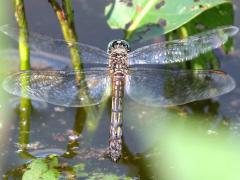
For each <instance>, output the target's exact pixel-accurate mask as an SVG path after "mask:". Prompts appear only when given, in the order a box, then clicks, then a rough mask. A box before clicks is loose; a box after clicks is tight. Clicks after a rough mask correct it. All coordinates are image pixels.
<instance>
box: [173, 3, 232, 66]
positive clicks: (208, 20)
mask: <svg viewBox="0 0 240 180" xmlns="http://www.w3.org/2000/svg"><path fill="white" fill-rule="evenodd" d="M216 19H217V21H216ZM231 24H233V7H232V4H230V3H225V4H222V5H220V6H217V7H214V8H212V9H210V10H208V11H206V12H204V13H202V14H201V15H199V16H198V17H196V18H194V19H193V20H191V21H190V22H188V23H187V24H185V25H184V26H183V27H182V28H180V29H178V30H177V32H178V35H179V36H180V37H183V38H185V37H184V36H186V35H187V36H191V35H193V34H197V33H200V32H203V31H206V30H209V29H214V28H215V27H217V26H224V25H231ZM182 29H184V32H182ZM183 34H185V35H183ZM177 38H179V37H177ZM223 47H224V49H225V50H226V51H229V50H230V49H231V47H232V41H231V40H230V41H228V42H227V43H226V44H225V45H224V46H223ZM188 64H189V67H190V68H192V69H219V66H220V65H219V62H218V60H217V59H216V56H215V55H214V54H213V52H208V53H205V54H202V55H200V56H199V57H198V58H196V59H195V60H193V61H191V62H188Z"/></svg>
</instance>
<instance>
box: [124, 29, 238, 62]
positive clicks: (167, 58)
mask: <svg viewBox="0 0 240 180" xmlns="http://www.w3.org/2000/svg"><path fill="white" fill-rule="evenodd" d="M237 32H238V28H237V27H235V26H225V27H220V28H217V29H213V30H210V31H206V32H203V33H200V34H197V35H195V36H190V37H189V38H187V39H183V40H174V41H168V42H163V43H157V44H152V45H149V46H144V47H142V48H139V49H136V50H135V51H133V52H132V53H130V54H129V64H130V65H134V64H169V63H175V62H182V61H188V60H191V59H193V58H195V57H197V56H199V54H202V53H205V52H206V51H209V50H211V49H214V48H217V47H219V46H221V45H222V44H224V43H225V42H226V41H227V40H228V38H229V37H231V36H233V35H235V34H236V33H237Z"/></svg>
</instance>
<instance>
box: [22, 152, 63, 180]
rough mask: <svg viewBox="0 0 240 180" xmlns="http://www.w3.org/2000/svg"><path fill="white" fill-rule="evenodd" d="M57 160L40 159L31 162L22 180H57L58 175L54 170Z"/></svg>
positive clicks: (54, 158)
mask: <svg viewBox="0 0 240 180" xmlns="http://www.w3.org/2000/svg"><path fill="white" fill-rule="evenodd" d="M57 165H58V159H57V157H56V156H54V157H51V158H40V159H35V160H33V161H32V162H31V163H30V164H29V165H28V167H27V169H28V170H27V171H26V172H25V173H24V174H23V180H32V179H35V180H38V179H41V180H54V179H58V178H59V176H60V173H59V172H58V170H57V169H56V166H57Z"/></svg>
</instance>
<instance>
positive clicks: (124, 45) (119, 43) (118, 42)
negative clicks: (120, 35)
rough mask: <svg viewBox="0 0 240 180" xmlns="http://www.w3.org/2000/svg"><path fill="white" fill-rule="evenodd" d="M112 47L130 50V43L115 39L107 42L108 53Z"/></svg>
mask: <svg viewBox="0 0 240 180" xmlns="http://www.w3.org/2000/svg"><path fill="white" fill-rule="evenodd" d="M114 49H124V50H126V51H127V52H129V51H130V45H129V43H128V42H127V41H125V40H121V39H117V40H113V41H111V42H109V43H108V49H107V52H108V53H109V54H110V53H111V52H112V51H113V50H114Z"/></svg>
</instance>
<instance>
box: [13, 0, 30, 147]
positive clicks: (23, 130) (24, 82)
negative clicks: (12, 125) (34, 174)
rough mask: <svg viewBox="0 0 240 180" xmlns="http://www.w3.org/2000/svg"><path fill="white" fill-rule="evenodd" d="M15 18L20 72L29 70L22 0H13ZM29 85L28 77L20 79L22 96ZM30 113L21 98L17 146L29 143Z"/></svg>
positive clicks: (25, 99) (27, 100)
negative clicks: (17, 32)
mask: <svg viewBox="0 0 240 180" xmlns="http://www.w3.org/2000/svg"><path fill="white" fill-rule="evenodd" d="M14 7H15V18H16V21H17V24H18V27H19V57H20V70H29V69H30V52H29V46H28V31H27V27H28V24H27V19H26V14H25V8H24V0H15V1H14ZM28 83H29V77H26V76H25V77H21V86H22V89H21V90H22V94H23V95H26V87H27V86H28ZM30 113H31V100H30V99H29V98H25V97H22V98H21V100H20V107H19V116H20V128H19V144H21V145H26V144H28V143H29V130H30Z"/></svg>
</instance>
